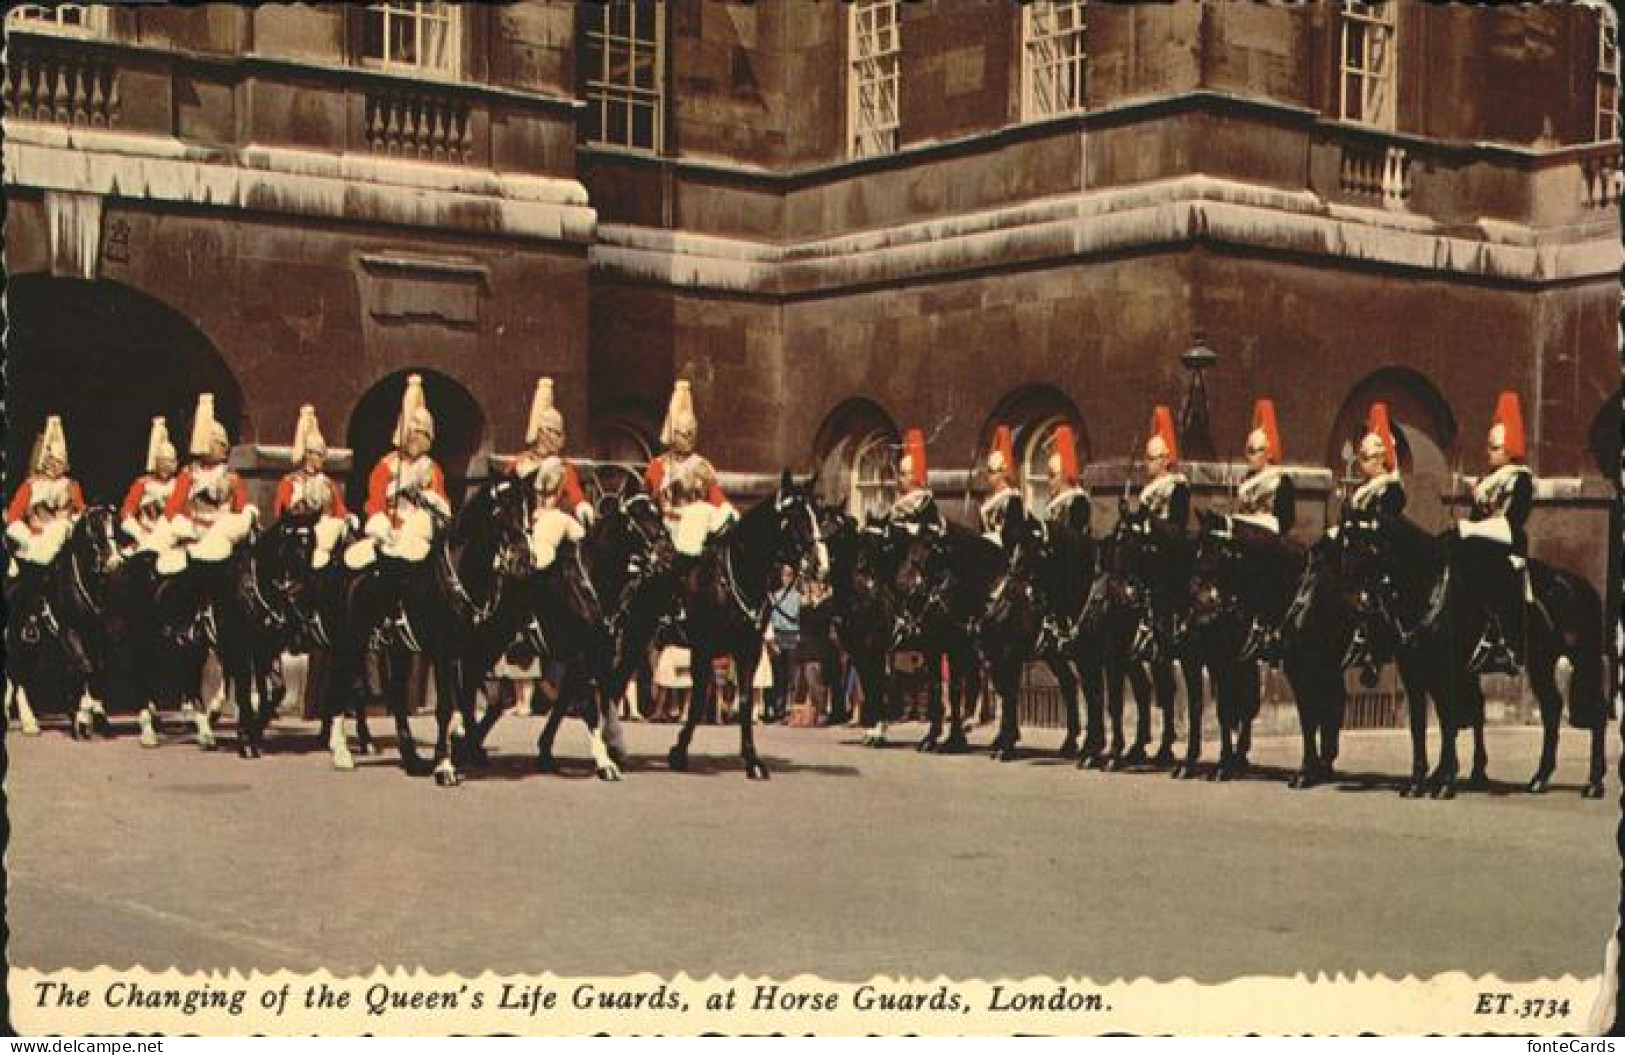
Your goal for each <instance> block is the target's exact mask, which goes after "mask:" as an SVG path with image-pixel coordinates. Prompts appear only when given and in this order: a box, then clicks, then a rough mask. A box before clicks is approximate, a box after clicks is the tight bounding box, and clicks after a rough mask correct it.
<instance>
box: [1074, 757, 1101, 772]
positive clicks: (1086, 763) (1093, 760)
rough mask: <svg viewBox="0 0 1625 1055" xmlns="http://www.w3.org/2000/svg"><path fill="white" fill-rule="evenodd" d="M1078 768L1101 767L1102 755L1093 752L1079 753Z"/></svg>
mask: <svg viewBox="0 0 1625 1055" xmlns="http://www.w3.org/2000/svg"><path fill="white" fill-rule="evenodd" d="M1078 768H1079V769H1099V768H1100V756H1099V755H1092V754H1082V755H1079V756H1078Z"/></svg>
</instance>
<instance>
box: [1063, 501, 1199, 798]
mask: <svg viewBox="0 0 1625 1055" xmlns="http://www.w3.org/2000/svg"><path fill="white" fill-rule="evenodd" d="M1194 556H1195V547H1194V546H1193V544H1192V542H1191V540H1190V538H1189V537H1188V536H1187V535H1185V534H1184V532H1182V531H1179V530H1178V529H1176V528H1173V527H1171V526H1169V525H1167V524H1165V523H1163V522H1162V521H1161V520H1159V519H1157V518H1156V517H1153V516H1151V515H1150V514H1149V513H1147V512H1146V511H1144V510H1140V509H1130V508H1129V507H1128V505H1127V504H1126V503H1120V504H1119V506H1118V516H1117V525H1116V527H1115V528H1113V530H1112V533H1111V535H1110V536H1108V537H1107V539H1106V541H1105V544H1104V546H1103V554H1102V567H1103V571H1104V574H1103V576H1102V580H1101V581H1100V582H1099V583H1097V585H1096V590H1095V593H1094V594H1093V596H1092V597H1091V600H1090V602H1089V605H1088V608H1087V611H1086V620H1087V622H1088V624H1089V625H1091V626H1094V627H1097V628H1098V630H1097V632H1098V633H1099V635H1100V642H1101V644H1100V647H1101V651H1102V655H1103V662H1104V666H1105V679H1106V703H1107V707H1108V709H1109V711H1110V715H1111V724H1112V741H1111V745H1110V746H1109V747H1108V748H1107V751H1106V754H1105V757H1104V758H1091V757H1088V756H1086V757H1085V758H1084V759H1082V760H1081V764H1084V765H1086V766H1087V765H1101V764H1103V765H1105V766H1107V767H1108V768H1112V769H1119V768H1125V767H1128V766H1134V765H1143V764H1145V763H1146V762H1148V761H1149V762H1150V763H1151V764H1152V765H1156V766H1171V765H1173V764H1174V740H1175V737H1176V730H1175V724H1174V700H1175V694H1176V692H1177V688H1176V685H1175V682H1174V667H1175V665H1176V664H1177V665H1178V666H1179V667H1180V669H1181V670H1182V672H1183V674H1184V680H1185V689H1186V693H1187V694H1188V697H1189V698H1191V699H1192V700H1193V701H1194V700H1195V698H1197V697H1199V696H1200V695H1201V693H1202V676H1201V668H1200V659H1199V658H1198V657H1194V656H1192V655H1191V654H1190V653H1189V652H1188V651H1187V650H1185V648H1184V646H1185V644H1186V642H1185V641H1184V627H1185V625H1186V623H1187V620H1188V617H1189V602H1190V594H1189V582H1190V573H1191V562H1192V560H1193V558H1194ZM1147 669H1149V671H1150V674H1149V676H1147ZM1125 678H1126V679H1127V680H1128V681H1129V683H1130V685H1131V687H1132V688H1133V691H1134V699H1135V704H1136V707H1137V710H1138V716H1137V717H1138V721H1137V723H1136V726H1135V738H1134V743H1133V744H1132V745H1129V746H1128V749H1127V750H1126V751H1125V750H1124V739H1125V738H1124V735H1123V681H1124V679H1125ZM1153 692H1154V693H1155V699H1156V704H1157V709H1158V710H1159V711H1160V712H1161V713H1162V738H1161V742H1160V744H1159V746H1158V748H1157V753H1156V754H1155V755H1154V756H1151V757H1150V758H1149V759H1148V758H1147V756H1146V748H1147V747H1148V746H1149V745H1150V743H1151V698H1152V694H1153ZM1192 706H1193V707H1196V708H1199V707H1200V703H1197V702H1193V703H1192ZM1191 735H1192V736H1193V737H1194V736H1197V735H1200V730H1199V729H1197V730H1193V731H1192V733H1191ZM1187 754H1189V751H1187Z"/></svg>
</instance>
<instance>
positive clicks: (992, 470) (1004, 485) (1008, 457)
mask: <svg viewBox="0 0 1625 1055" xmlns="http://www.w3.org/2000/svg"><path fill="white" fill-rule="evenodd" d="M987 478H988V485H989V489H990V490H991V492H992V493H991V494H989V495H988V497H987V500H986V501H984V502H983V503H982V508H981V514H982V536H983V537H984V538H986V539H987V540H988V541H989V542H994V543H998V542H1000V539H1001V532H1002V531H1003V529H1004V519H1005V516H1006V515H1007V514H1008V512H1009V509H1010V502H1011V500H1012V499H1019V498H1020V497H1021V492H1020V491H1019V490H1017V489H1016V456H1015V453H1014V449H1013V447H1012V445H1011V442H1010V426H1008V425H1000V426H999V427H998V428H996V429H994V430H993V449H992V450H991V451H989V452H988V455H987Z"/></svg>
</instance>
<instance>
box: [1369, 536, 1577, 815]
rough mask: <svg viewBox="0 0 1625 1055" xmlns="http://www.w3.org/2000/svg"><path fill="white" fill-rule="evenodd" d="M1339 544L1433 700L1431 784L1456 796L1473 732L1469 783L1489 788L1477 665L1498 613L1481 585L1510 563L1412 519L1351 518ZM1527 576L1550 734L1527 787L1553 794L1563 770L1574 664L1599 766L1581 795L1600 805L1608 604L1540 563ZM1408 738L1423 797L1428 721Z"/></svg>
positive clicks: (1536, 686)
mask: <svg viewBox="0 0 1625 1055" xmlns="http://www.w3.org/2000/svg"><path fill="white" fill-rule="evenodd" d="M1338 541H1339V543H1340V548H1341V549H1342V556H1343V561H1344V570H1345V573H1346V575H1347V578H1348V579H1349V581H1350V582H1352V583H1353V584H1355V585H1356V587H1357V589H1358V594H1357V599H1356V605H1357V611H1359V613H1360V614H1361V615H1362V616H1364V617H1365V618H1366V620H1367V621H1368V622H1369V623H1372V624H1374V625H1375V627H1376V629H1375V630H1374V631H1373V632H1374V633H1384V634H1386V635H1388V637H1389V639H1390V640H1393V641H1395V642H1397V650H1398V652H1399V654H1400V655H1401V657H1402V658H1403V659H1408V660H1409V662H1410V665H1411V666H1412V667H1413V669H1414V670H1415V674H1416V677H1417V679H1418V680H1419V681H1420V683H1421V685H1422V686H1423V687H1424V688H1425V690H1426V692H1427V693H1428V694H1429V695H1431V696H1432V698H1433V700H1434V703H1435V709H1436V714H1437V717H1438V720H1439V726H1440V748H1439V763H1438V767H1437V768H1436V769H1435V770H1434V771H1433V773H1432V774H1431V775H1429V776H1428V777H1427V778H1426V788H1427V790H1429V791H1431V792H1432V793H1433V794H1435V795H1438V796H1440V797H1444V798H1448V797H1451V796H1453V795H1454V794H1455V791H1456V785H1457V781H1458V778H1459V768H1460V763H1459V761H1458V759H1457V755H1456V734H1457V732H1458V731H1459V730H1460V729H1461V728H1462V727H1464V726H1465V727H1469V728H1472V729H1473V731H1474V734H1475V737H1476V744H1475V749H1474V759H1473V770H1472V773H1471V774H1470V777H1469V785H1470V786H1473V785H1477V786H1482V785H1484V784H1485V783H1487V773H1486V766H1487V762H1488V758H1487V754H1486V752H1485V750H1484V743H1483V724H1484V693H1483V689H1482V687H1481V685H1480V683H1479V678H1478V676H1477V675H1476V674H1474V673H1473V672H1472V670H1471V666H1470V664H1471V660H1472V656H1473V653H1474V651H1475V649H1476V648H1477V645H1478V642H1479V641H1480V640H1482V638H1483V636H1484V631H1485V628H1486V625H1487V623H1488V620H1489V619H1490V612H1491V606H1490V599H1489V597H1488V596H1487V594H1486V591H1485V589H1484V584H1485V583H1486V582H1490V581H1493V579H1492V578H1491V574H1490V570H1489V569H1486V568H1485V567H1484V566H1483V563H1482V562H1484V561H1487V560H1505V559H1506V556H1505V554H1504V553H1503V552H1496V551H1486V550H1483V549H1480V548H1478V547H1475V546H1473V545H1471V544H1466V543H1464V542H1463V540H1459V539H1456V538H1454V537H1453V533H1446V534H1445V535H1438V536H1436V535H1432V534H1430V533H1428V532H1426V531H1423V530H1422V529H1421V528H1420V527H1418V526H1417V525H1416V524H1414V523H1413V522H1411V521H1409V520H1407V519H1405V518H1403V517H1383V518H1366V517H1351V518H1347V519H1345V521H1344V522H1343V524H1342V527H1341V531H1340V534H1339V539H1338ZM1529 573H1530V580H1531V587H1532V593H1533V595H1534V599H1533V602H1532V603H1531V605H1530V607H1529V611H1528V614H1527V617H1526V620H1525V622H1526V624H1527V632H1528V636H1527V647H1526V655H1527V657H1528V665H1527V670H1528V677H1529V686H1530V688H1531V690H1532V691H1533V692H1534V694H1535V697H1536V699H1537V700H1538V701H1539V703H1540V712H1541V725H1542V729H1543V734H1544V735H1543V738H1542V745H1541V755H1540V761H1539V763H1538V764H1537V766H1536V769H1535V773H1534V775H1533V776H1532V777H1531V778H1530V780H1529V783H1528V790H1529V791H1531V792H1534V793H1540V792H1544V791H1545V790H1546V789H1547V788H1548V787H1549V786H1550V782H1551V777H1552V773H1553V771H1554V770H1555V769H1556V766H1557V743H1558V733H1559V729H1560V727H1561V724H1562V718H1563V709H1564V698H1563V693H1562V691H1561V690H1560V689H1559V688H1558V684H1557V669H1558V663H1559V662H1560V661H1561V660H1567V661H1568V662H1569V664H1570V666H1571V667H1572V669H1573V675H1572V677H1571V679H1570V682H1569V692H1568V701H1567V702H1568V717H1569V724H1570V725H1572V726H1574V727H1575V728H1577V729H1584V730H1587V731H1589V732H1590V733H1591V751H1590V766H1589V771H1588V774H1587V778H1586V783H1585V786H1584V788H1583V789H1582V792H1581V793H1582V795H1583V796H1584V797H1586V798H1600V797H1601V796H1602V792H1603V783H1604V769H1605V763H1604V755H1603V750H1604V736H1605V733H1606V728H1607V722H1608V702H1607V695H1606V690H1605V687H1604V669H1605V664H1606V658H1605V657H1606V653H1605V643H1604V638H1603V625H1604V624H1603V614H1602V600H1601V598H1600V597H1599V596H1598V594H1597V591H1596V590H1595V589H1594V588H1593V587H1592V586H1591V584H1590V583H1588V582H1586V581H1585V580H1584V579H1582V578H1580V577H1579V576H1576V575H1573V574H1572V573H1570V572H1567V571H1563V570H1561V569H1558V568H1553V567H1551V566H1550V565H1548V564H1545V563H1542V562H1540V561H1533V560H1532V561H1530V562H1529ZM1434 606H1437V607H1438V609H1439V611H1441V612H1442V613H1443V617H1442V618H1441V619H1439V620H1438V624H1437V628H1436V629H1434V630H1432V631H1431V632H1428V631H1422V632H1418V630H1419V624H1421V622H1422V619H1423V615H1424V613H1425V612H1426V611H1427V610H1428V609H1429V608H1430V607H1434ZM1411 736H1412V756H1413V773H1412V782H1411V785H1410V786H1409V787H1408V788H1407V791H1408V792H1409V793H1411V794H1416V793H1417V792H1419V791H1420V790H1421V788H1420V787H1418V781H1419V780H1421V774H1422V773H1423V772H1424V771H1425V770H1426V765H1427V743H1426V738H1427V728H1426V720H1425V715H1423V716H1418V714H1417V713H1416V710H1415V709H1414V708H1413V713H1412V723H1411Z"/></svg>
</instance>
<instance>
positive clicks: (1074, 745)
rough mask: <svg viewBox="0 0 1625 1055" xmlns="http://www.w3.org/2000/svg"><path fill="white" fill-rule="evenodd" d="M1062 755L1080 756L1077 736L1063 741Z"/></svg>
mask: <svg viewBox="0 0 1625 1055" xmlns="http://www.w3.org/2000/svg"><path fill="white" fill-rule="evenodd" d="M1061 757H1062V758H1077V757H1078V741H1077V740H1076V739H1075V738H1072V737H1068V738H1067V739H1065V740H1063V741H1061Z"/></svg>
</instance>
